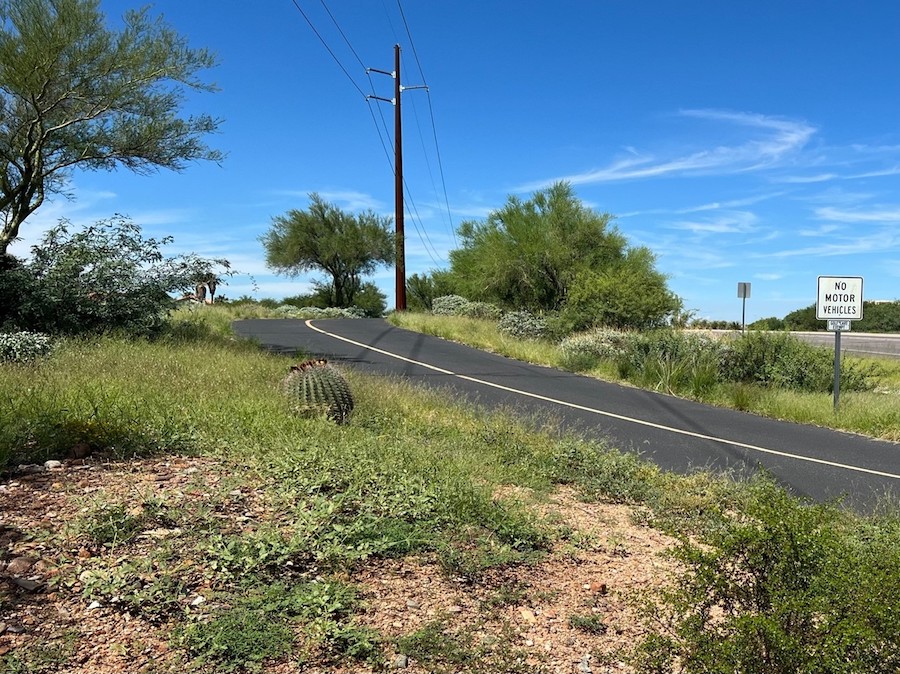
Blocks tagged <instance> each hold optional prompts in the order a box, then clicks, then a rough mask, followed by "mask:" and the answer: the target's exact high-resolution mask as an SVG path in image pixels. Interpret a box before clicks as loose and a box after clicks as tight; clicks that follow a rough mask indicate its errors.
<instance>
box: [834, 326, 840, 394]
mask: <svg viewBox="0 0 900 674" xmlns="http://www.w3.org/2000/svg"><path fill="white" fill-rule="evenodd" d="M840 397H841V331H840V330H835V331H834V409H835V411H837V408H838V402H839V400H840Z"/></svg>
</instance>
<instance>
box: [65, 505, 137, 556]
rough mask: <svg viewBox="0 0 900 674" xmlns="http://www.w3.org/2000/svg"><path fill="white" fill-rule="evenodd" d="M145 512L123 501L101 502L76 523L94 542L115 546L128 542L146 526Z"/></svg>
mask: <svg viewBox="0 0 900 674" xmlns="http://www.w3.org/2000/svg"><path fill="white" fill-rule="evenodd" d="M144 522H145V519H144V513H143V511H141V510H140V509H137V510H131V509H128V508H126V506H125V505H124V504H121V503H101V504H99V505H97V506H96V507H95V508H94V509H93V510H92V511H90V512H89V513H88V514H87V515H85V516H84V518H83V519H82V520H81V521H80V522H78V523H77V524H76V530H80V531H81V532H82V533H83V534H84V535H85V536H87V537H88V538H90V539H91V540H92V541H93V542H94V543H97V544H99V545H105V546H108V547H110V548H114V547H116V546H118V545H121V544H123V543H127V542H128V541H130V540H131V539H132V538H134V537H135V536H137V534H138V533H139V532H140V531H141V529H142V528H143V527H144Z"/></svg>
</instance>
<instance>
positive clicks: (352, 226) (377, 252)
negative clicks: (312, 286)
mask: <svg viewBox="0 0 900 674" xmlns="http://www.w3.org/2000/svg"><path fill="white" fill-rule="evenodd" d="M309 201H310V203H309V208H308V209H307V210H305V211H299V210H294V209H292V210H290V211H288V212H287V213H286V214H285V215H279V216H275V217H274V218H272V227H271V229H270V230H269V231H268V232H266V233H265V234H264V235H263V236H262V237H261V238H260V240H261V241H262V243H263V247H264V248H265V253H266V265H267V266H268V267H269V268H271V269H274V270H275V271H277V272H279V273H282V274H286V275H288V276H293V277H296V276H299V275H301V274H304V273H306V272H310V271H321V272H324V273H325V274H327V275H328V277H329V282H328V284H326V286H325V288H327V290H328V291H329V292H330V293H331V298H332V306H335V307H349V306H352V305H353V301H354V298H355V297H356V295H357V293H359V292H360V290H361V289H362V287H363V282H362V278H363V277H364V276H366V275H367V274H371V273H372V272H374V271H375V269H377V267H378V266H379V265H389V264H392V263H393V262H394V257H395V248H394V234H393V232H391V229H390V225H391V222H392V221H391V219H390V218H389V217H383V216H379V215H377V214H375V213H374V212H373V211H371V210H369V211H365V212H363V213H359V214H352V213H345V212H344V211H342V210H341V209H340V208H338V207H337V206H336V205H334V204H331V203H327V202H325V201H323V200H322V198H321V197H320V196H319V195H318V194H315V193H313V194H310V195H309ZM320 287H321V284H320Z"/></svg>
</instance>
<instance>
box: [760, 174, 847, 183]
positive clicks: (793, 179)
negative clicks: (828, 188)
mask: <svg viewBox="0 0 900 674" xmlns="http://www.w3.org/2000/svg"><path fill="white" fill-rule="evenodd" d="M838 178H840V176H839V175H838V174H837V173H819V174H817V175H812V176H785V177H783V178H773V180H772V181H773V182H776V183H789V184H794V185H805V184H808V183H825V182H828V181H829V180H836V179H838Z"/></svg>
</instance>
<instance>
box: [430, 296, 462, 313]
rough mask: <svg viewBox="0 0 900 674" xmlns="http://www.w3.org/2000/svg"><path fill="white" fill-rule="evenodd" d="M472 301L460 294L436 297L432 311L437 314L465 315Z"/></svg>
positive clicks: (432, 304)
mask: <svg viewBox="0 0 900 674" xmlns="http://www.w3.org/2000/svg"><path fill="white" fill-rule="evenodd" d="M471 304H472V303H471V302H470V301H469V300H467V299H466V298H465V297H461V296H459V295H444V296H443V297H435V298H434V300H432V303H431V313H433V314H434V315H435V316H464V315H465V314H466V311H468V309H469V306H470V305H471Z"/></svg>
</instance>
